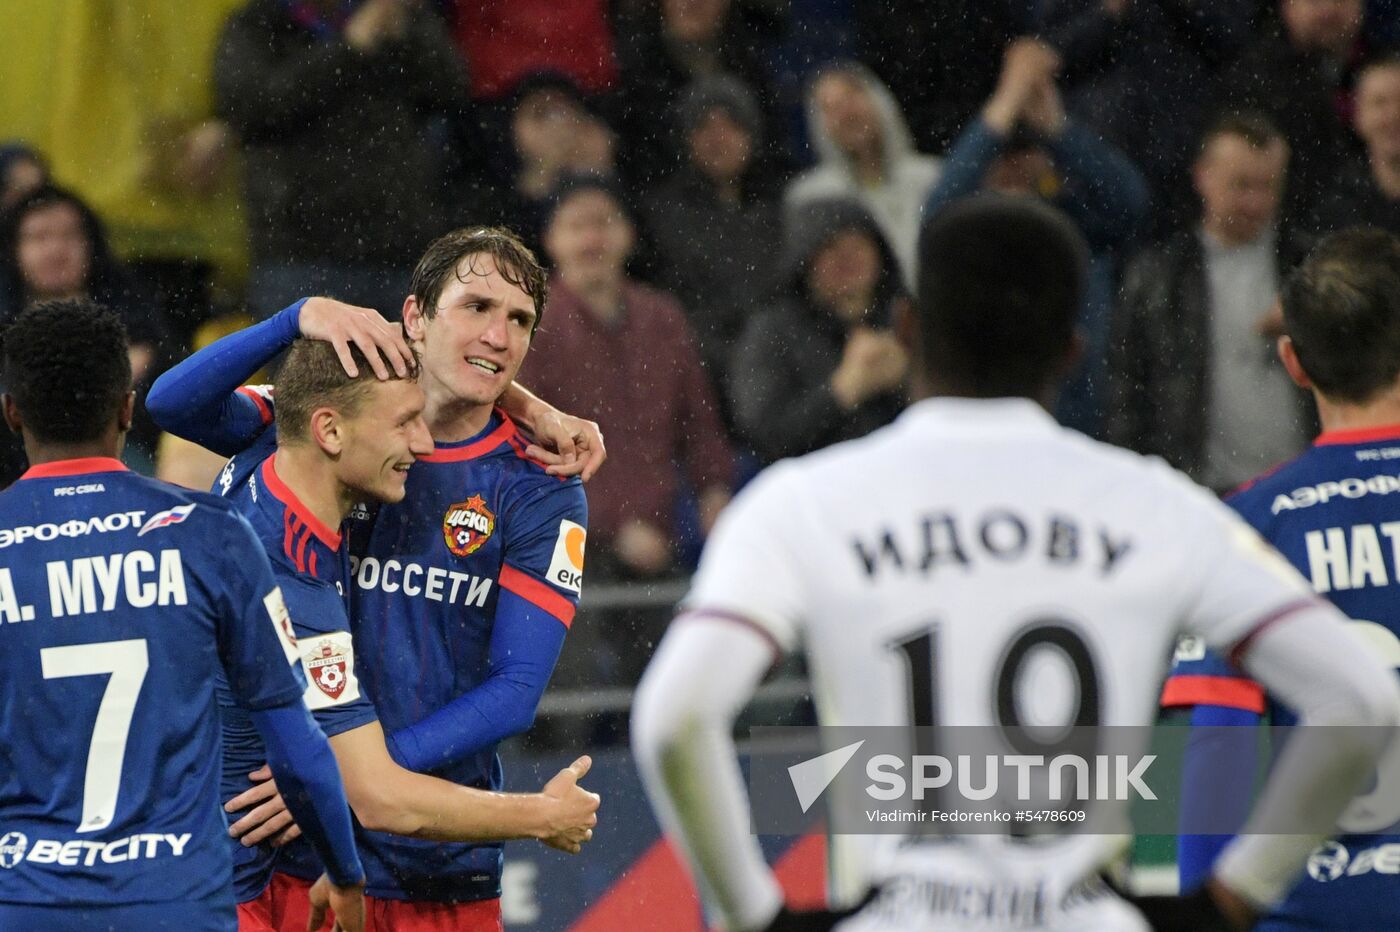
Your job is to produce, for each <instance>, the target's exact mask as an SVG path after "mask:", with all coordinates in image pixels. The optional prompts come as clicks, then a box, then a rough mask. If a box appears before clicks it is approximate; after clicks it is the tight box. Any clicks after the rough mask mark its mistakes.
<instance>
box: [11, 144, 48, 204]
mask: <svg viewBox="0 0 1400 932" xmlns="http://www.w3.org/2000/svg"><path fill="white" fill-rule="evenodd" d="M48 180H49V169H48V166H47V165H45V164H44V160H43V158H42V157H41V156H40V155H39V153H37V152H35V151H34V150H33V149H31V148H29V147H28V146H26V145H23V144H21V143H15V142H12V143H6V144H5V145H0V214H3V213H4V212H5V211H7V210H9V209H10V208H11V207H13V206H15V204H16V203H18V202H19V199H20V198H22V197H24V196H25V195H26V194H28V193H29V192H30V191H33V190H34V189H35V188H37V187H39V186H40V185H43V184H44V183H46V182H47V181H48Z"/></svg>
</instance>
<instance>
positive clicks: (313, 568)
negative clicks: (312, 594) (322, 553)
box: [307, 550, 319, 576]
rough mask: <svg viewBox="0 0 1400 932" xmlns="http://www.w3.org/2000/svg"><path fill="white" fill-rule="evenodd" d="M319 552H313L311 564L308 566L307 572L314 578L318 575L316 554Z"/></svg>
mask: <svg viewBox="0 0 1400 932" xmlns="http://www.w3.org/2000/svg"><path fill="white" fill-rule="evenodd" d="M318 552H319V551H316V550H313V551H311V562H310V563H309V564H308V568H307V572H308V573H310V574H311V575H312V576H315V575H316V554H317V553H318Z"/></svg>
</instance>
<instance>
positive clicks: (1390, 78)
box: [1316, 54, 1400, 234]
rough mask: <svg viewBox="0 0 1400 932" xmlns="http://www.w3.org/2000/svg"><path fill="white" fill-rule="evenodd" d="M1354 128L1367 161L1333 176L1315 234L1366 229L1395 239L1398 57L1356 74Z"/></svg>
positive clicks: (1399, 205) (1399, 217)
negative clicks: (1379, 229)
mask: <svg viewBox="0 0 1400 932" xmlns="http://www.w3.org/2000/svg"><path fill="white" fill-rule="evenodd" d="M1355 127H1356V134H1357V135H1358V136H1360V137H1361V139H1362V141H1363V142H1365V143H1366V156H1365V158H1364V159H1357V160H1356V161H1355V162H1354V163H1352V164H1350V165H1348V166H1346V167H1344V168H1342V169H1340V170H1339V171H1338V172H1337V176H1336V180H1335V181H1334V182H1333V184H1332V186H1331V188H1330V190H1329V191H1328V192H1327V196H1326V197H1324V198H1323V200H1322V203H1321V205H1320V206H1319V208H1318V220H1317V224H1316V225H1317V232H1319V233H1328V232H1331V231H1333V230H1340V229H1344V228H1345V227H1349V226H1357V225H1368V226H1377V227H1382V228H1383V229H1386V230H1389V231H1390V232H1392V233H1396V234H1400V55H1395V54H1391V55H1386V56H1384V57H1381V58H1377V59H1375V60H1373V61H1371V62H1369V63H1368V64H1367V65H1366V66H1365V67H1363V68H1362V69H1361V73H1360V74H1358V75H1357V78H1356V115H1355Z"/></svg>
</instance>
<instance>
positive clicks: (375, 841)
mask: <svg viewBox="0 0 1400 932" xmlns="http://www.w3.org/2000/svg"><path fill="white" fill-rule="evenodd" d="M525 445H526V444H525V441H524V439H523V438H522V437H521V435H520V433H519V431H517V430H516V427H515V425H514V424H513V423H512V422H511V421H510V419H509V418H507V417H506V416H505V415H503V414H500V413H499V412H498V413H496V414H494V415H493V416H492V417H491V420H490V422H489V423H488V424H487V426H486V428H485V429H484V430H483V431H482V432H481V433H480V434H479V435H478V436H476V437H473V438H471V439H469V440H465V441H462V442H459V443H444V444H438V445H437V446H436V448H435V449H434V451H433V452H432V453H431V454H429V455H428V456H426V457H424V458H423V459H421V460H419V461H418V462H417V463H415V464H414V466H413V468H412V469H410V470H409V473H408V486H407V494H406V496H405V497H404V500H403V501H402V502H400V503H398V504H395V505H383V506H380V507H379V508H377V509H366V510H364V511H360V512H357V513H356V514H352V516H351V519H350V524H349V534H350V549H351V570H352V573H353V577H354V584H353V586H352V618H353V620H354V632H355V642H356V644H357V645H358V646H359V650H360V653H361V656H362V657H364V658H365V659H364V663H363V664H362V677H363V680H364V684H365V688H366V689H367V691H368V692H369V694H370V696H371V697H372V698H373V700H374V704H375V707H376V708H377V709H378V710H379V715H380V718H381V719H382V721H383V723H384V729H385V731H386V732H388V733H390V734H391V736H392V742H391V743H392V744H393V750H394V753H395V756H396V757H397V758H399V759H400V760H401V762H404V763H405V764H411V765H413V769H419V770H426V771H428V772H431V773H433V774H434V775H436V776H439V777H443V778H445V779H448V780H452V781H453V782H455V783H460V784H463V785H466V786H474V787H479V788H482V789H492V790H499V789H501V788H502V785H503V777H502V772H501V766H500V761H499V759H498V758H497V757H496V742H497V741H498V740H500V739H501V738H503V737H506V736H508V735H509V734H514V733H517V732H519V731H523V730H525V728H527V727H528V726H529V724H530V722H531V721H532V720H533V717H534V709H535V705H536V704H537V703H538V701H539V693H540V692H541V691H542V690H543V686H544V683H545V682H546V681H547V680H548V675H549V672H550V670H552V668H553V665H554V661H555V659H557V656H558V652H559V647H560V645H561V644H562V642H563V638H564V633H565V631H566V629H567V628H568V627H569V625H570V624H571V623H572V622H573V617H574V610H575V607H576V606H577V604H578V598H579V590H580V587H581V585H582V573H583V550H584V540H585V534H586V531H585V528H586V526H587V520H588V518H587V506H586V504H585V502H584V496H583V489H582V485H581V483H580V482H579V481H578V480H577V479H568V480H561V479H557V478H555V477H553V476H549V475H546V474H545V471H544V468H543V467H542V466H541V465H540V464H539V463H537V462H535V461H534V460H531V459H529V458H528V457H526V455H525V452H524V450H525ZM506 602H510V603H512V605H513V606H514V608H513V610H512V611H510V612H505V613H503V612H502V611H501V610H500V609H501V607H502V606H503V605H504V604H505V603H506ZM474 699H475V701H473V700H474ZM454 704H455V711H457V712H458V718H457V720H458V721H459V722H462V723H463V725H464V726H465V727H459V728H457V729H456V733H457V735H458V736H459V737H460V740H456V741H453V740H451V739H448V740H446V741H441V740H434V738H435V737H436V736H435V735H434V734H432V731H433V730H434V729H433V728H432V726H433V725H434V721H433V718H432V717H433V715H434V713H438V712H439V711H440V710H443V709H445V708H447V707H450V706H454ZM443 724H444V725H445V724H446V723H443ZM415 726H417V727H415ZM424 726H427V727H426V729H425V727H424ZM425 731H427V732H428V733H427V734H424V732H425ZM360 850H361V853H362V856H363V858H364V861H365V871H366V874H367V876H368V877H369V886H368V888H367V889H368V891H369V892H370V893H371V894H373V895H375V896H381V897H387V898H393V899H415V900H433V901H463V900H475V899H486V898H490V897H495V896H499V895H500V872H501V846H500V845H499V844H475V845H468V844H444V843H438V842H423V841H418V840H415V839H409V838H401V837H396V836H391V835H386V834H383V833H376V832H365V833H362V835H361V838H360Z"/></svg>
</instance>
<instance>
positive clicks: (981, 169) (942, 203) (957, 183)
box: [924, 116, 1005, 223]
mask: <svg viewBox="0 0 1400 932" xmlns="http://www.w3.org/2000/svg"><path fill="white" fill-rule="evenodd" d="M1004 142H1005V140H1004V139H1003V138H1002V137H1001V136H999V135H997V133H996V132H994V131H993V130H992V128H991V127H990V126H988V125H987V124H986V122H985V121H984V120H983V119H982V117H981V116H978V117H977V118H975V119H974V120H973V121H972V122H971V123H969V124H968V125H967V128H966V129H965V130H963V131H962V134H961V135H960V136H958V138H957V139H956V140H954V142H953V145H952V147H951V148H950V149H949V150H948V155H947V157H946V158H944V160H943V172H942V174H940V175H939V176H938V183H937V184H936V185H934V186H933V190H932V191H930V192H929V195H928V200H927V201H925V202H924V223H928V222H929V221H931V220H932V219H933V218H934V217H936V216H938V213H939V212H940V211H941V210H943V208H945V207H947V206H948V205H949V204H951V203H952V202H953V201H956V200H957V199H958V198H961V197H967V196H968V195H969V194H974V193H976V192H977V191H978V189H980V188H981V187H982V179H983V178H984V177H985V176H986V174H987V170H988V169H989V168H991V167H992V162H994V161H996V157H997V156H998V155H1000V154H1001V148H1002V144H1003V143H1004Z"/></svg>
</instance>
